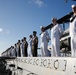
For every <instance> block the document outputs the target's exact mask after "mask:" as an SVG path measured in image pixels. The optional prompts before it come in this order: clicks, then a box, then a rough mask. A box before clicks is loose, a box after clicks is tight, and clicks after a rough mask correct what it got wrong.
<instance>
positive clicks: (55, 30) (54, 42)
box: [51, 18, 62, 57]
mask: <svg viewBox="0 0 76 75" xmlns="http://www.w3.org/2000/svg"><path fill="white" fill-rule="evenodd" d="M52 23H53V27H52V29H51V46H52V51H51V56H55V57H58V56H61V55H60V36H61V34H62V27H61V26H60V25H58V24H57V18H52Z"/></svg>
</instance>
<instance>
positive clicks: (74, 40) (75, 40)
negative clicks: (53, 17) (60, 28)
mask: <svg viewBox="0 0 76 75" xmlns="http://www.w3.org/2000/svg"><path fill="white" fill-rule="evenodd" d="M71 7H72V11H73V12H74V14H73V16H72V17H71V18H73V20H72V21H71V22H70V27H69V32H70V37H71V56H72V57H76V5H74V4H73V5H72V6H71Z"/></svg>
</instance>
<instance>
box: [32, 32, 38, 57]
mask: <svg viewBox="0 0 76 75" xmlns="http://www.w3.org/2000/svg"><path fill="white" fill-rule="evenodd" d="M36 34H37V32H36V31H33V41H32V55H33V57H37V48H38V37H37V36H36Z"/></svg>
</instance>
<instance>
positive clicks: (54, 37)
mask: <svg viewBox="0 0 76 75" xmlns="http://www.w3.org/2000/svg"><path fill="white" fill-rule="evenodd" d="M72 10H73V13H74V15H73V16H72V19H73V20H72V21H70V27H69V33H70V37H71V55H72V57H76V5H72ZM52 23H53V27H52V29H51V39H50V37H49V34H48V32H47V31H46V30H45V27H44V26H42V27H41V36H40V37H41V39H40V40H41V42H40V47H41V56H42V57H45V56H50V52H49V51H48V42H49V40H51V56H57V57H58V56H61V55H60V37H61V35H62V33H63V29H62V27H61V26H60V25H59V24H58V23H57V19H56V18H53V19H52ZM36 34H37V32H36V31H34V32H33V37H32V35H31V36H30V47H29V48H30V51H29V53H28V54H27V47H28V43H27V41H26V38H24V39H23V40H22V44H21V43H20V40H19V41H18V43H17V44H15V48H14V51H16V52H14V53H13V52H12V51H13V49H12V50H10V51H11V55H13V54H15V55H16V56H19V57H20V56H21V55H23V56H28V55H30V54H31V55H32V56H34V57H37V54H38V53H37V48H38V37H37V36H36ZM12 48H13V47H12ZM16 48H17V49H16ZM15 49H16V50H15ZM21 51H22V52H21ZM21 53H22V54H21Z"/></svg>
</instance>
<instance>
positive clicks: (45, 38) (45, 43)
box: [40, 26, 50, 57]
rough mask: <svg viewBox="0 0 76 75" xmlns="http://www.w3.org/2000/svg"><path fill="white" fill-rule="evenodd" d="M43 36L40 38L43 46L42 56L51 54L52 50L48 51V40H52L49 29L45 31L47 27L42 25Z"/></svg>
mask: <svg viewBox="0 0 76 75" xmlns="http://www.w3.org/2000/svg"><path fill="white" fill-rule="evenodd" d="M40 29H41V38H40V44H41V45H40V46H41V53H42V54H41V56H42V57H45V56H49V54H50V51H48V42H49V40H50V36H49V34H48V32H47V31H45V27H44V26H41V27H40Z"/></svg>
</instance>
